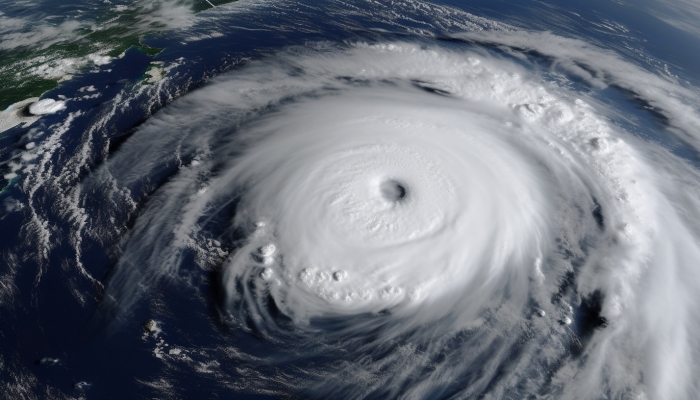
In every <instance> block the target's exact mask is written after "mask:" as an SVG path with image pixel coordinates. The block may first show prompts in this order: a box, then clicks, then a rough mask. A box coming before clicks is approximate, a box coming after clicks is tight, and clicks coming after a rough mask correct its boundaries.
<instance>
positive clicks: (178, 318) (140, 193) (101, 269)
mask: <svg viewBox="0 0 700 400" xmlns="http://www.w3.org/2000/svg"><path fill="white" fill-rule="evenodd" d="M40 4H41V7H42V12H44V13H45V14H46V15H49V16H50V15H59V16H60V15H62V14H69V13H74V12H75V10H83V9H85V8H89V5H90V4H91V3H87V2H81V3H75V2H70V1H65V0H62V1H60V2H56V1H53V2H43V3H40ZM86 4H88V5H87V6H86ZM438 4H444V5H448V6H451V7H455V8H458V9H462V10H464V11H467V12H469V13H472V14H473V15H475V16H479V17H484V18H487V19H491V20H495V21H498V22H503V23H507V24H511V25H514V26H516V27H518V28H522V29H529V30H536V31H542V30H546V31H551V32H553V33H555V34H558V35H562V36H565V37H571V38H578V39H581V40H584V41H587V42H590V43H593V44H595V45H597V46H599V47H602V48H606V49H610V50H612V51H614V52H616V53H617V54H619V55H620V56H621V57H622V58H624V59H626V60H628V61H629V62H631V63H633V64H637V65H639V66H641V67H643V68H645V69H648V70H649V71H651V72H654V73H658V72H659V71H662V70H663V68H664V64H666V65H667V66H668V69H669V70H670V71H671V73H672V74H674V75H678V76H680V77H681V78H680V79H681V81H686V82H687V83H685V85H687V86H691V85H700V69H698V68H697V66H698V65H700V52H697V51H693V50H690V49H697V48H700V38H698V37H696V36H694V35H693V34H691V33H688V32H685V31H683V30H680V29H678V28H675V27H673V26H671V25H669V24H667V23H665V22H663V21H661V20H659V19H657V18H656V17H654V16H652V15H651V14H650V13H649V12H647V10H645V9H642V8H641V7H635V6H632V5H623V4H621V3H618V2H612V1H603V0H596V1H593V2H590V1H589V2H582V1H574V2H570V1H566V2H565V1H550V2H543V1H517V2H508V1H446V2H444V3H438ZM0 7H2V8H1V10H2V12H3V13H4V14H5V15H6V16H10V17H18V16H23V15H26V13H27V11H26V10H25V11H23V9H22V7H19V6H16V5H10V4H9V3H7V2H2V3H0ZM34 7H36V5H34ZM236 7H242V6H241V4H240V3H233V4H229V5H225V6H222V7H221V8H220V9H219V8H215V9H211V10H208V11H205V12H204V13H201V14H199V16H198V19H197V20H196V22H195V23H194V25H193V26H192V27H189V28H184V29H173V30H166V31H165V32H162V33H159V34H157V35H151V36H146V37H145V38H143V39H142V43H144V44H147V45H148V46H151V47H156V48H163V49H164V51H163V52H161V53H160V54H158V55H156V56H155V57H151V56H148V55H147V54H145V53H144V52H143V51H140V50H139V49H137V48H131V49H130V50H128V51H127V52H126V54H125V55H124V56H123V57H121V58H118V59H114V60H113V61H112V62H111V63H109V64H106V65H102V66H99V67H90V68H86V69H85V70H84V71H81V72H80V73H78V74H77V75H75V76H74V77H73V78H72V79H71V80H68V81H65V82H62V83H61V84H60V85H59V87H58V88H57V89H55V90H52V91H50V92H48V93H46V94H44V95H43V96H42V97H45V98H53V99H57V98H62V97H65V98H67V99H72V100H71V101H69V102H68V103H67V109H66V110H65V111H64V112H61V113H57V114H53V115H47V116H44V117H43V118H41V119H40V120H39V121H38V122H36V123H34V124H33V125H31V126H29V127H15V128H13V129H10V130H9V131H6V132H3V133H2V134H0V161H3V165H5V167H4V168H6V169H7V168H8V167H7V162H8V161H9V160H11V159H13V158H16V157H17V154H20V153H21V151H22V149H23V148H24V146H25V145H26V143H28V142H29V141H33V142H41V141H43V140H49V139H50V138H51V137H54V136H55V135H56V132H57V131H58V130H59V129H62V128H61V124H63V123H64V122H65V119H66V116H67V115H68V114H69V113H71V112H74V111H78V110H80V111H81V113H80V114H79V115H76V116H75V117H74V118H73V119H72V121H71V122H70V123H69V124H67V125H66V129H65V132H63V133H61V134H60V140H59V141H58V142H57V146H59V147H60V149H59V150H58V151H55V152H53V153H52V154H51V156H50V157H49V158H47V159H45V160H43V161H42V162H44V163H48V164H52V165H54V166H55V167H54V168H53V169H47V170H46V173H45V176H44V177H43V178H45V182H46V183H45V184H37V182H36V181H33V182H27V181H26V180H25V176H24V175H23V173H19V174H18V175H19V177H18V179H15V180H11V181H7V180H6V181H4V182H5V183H4V184H7V185H8V187H7V189H6V190H4V191H3V192H2V194H0V204H4V205H5V206H0V286H3V287H4V288H5V291H4V292H3V293H4V294H3V295H2V297H0V382H4V385H5V386H3V388H0V391H2V390H5V394H4V395H5V398H24V397H23V396H26V398H31V394H32V393H33V394H34V396H35V398H75V397H80V396H86V397H87V398H94V399H124V398H156V397H157V398H212V399H213V398H219V399H228V398H277V397H280V395H279V393H280V392H279V391H280V390H283V389H280V387H283V386H284V385H281V384H279V381H280V380H282V379H278V380H276V379H271V378H274V377H279V376H285V375H292V374H294V373H296V371H298V370H304V369H305V368H309V367H311V366H313V365H322V364H323V363H325V362H329V361H332V360H333V359H335V358H342V357H343V354H342V352H340V351H331V352H329V353H328V354H325V355H319V356H315V357H313V358H300V357H298V353H299V352H301V351H304V348H303V347H302V348H296V349H295V348H294V344H293V343H289V344H284V345H280V344H279V343H276V344H271V343H270V342H269V341H267V340H265V338H264V335H263V334H262V333H260V332H256V331H255V329H251V327H250V326H249V327H247V328H246V329H243V328H242V327H240V326H237V325H235V324H233V325H231V324H228V323H226V322H225V321H224V320H225V317H224V316H223V314H222V311H221V307H222V302H221V301H222V296H223V294H222V293H221V289H220V275H219V273H218V272H216V271H202V270H200V269H199V268H198V267H197V266H196V265H195V262H194V255H190V256H189V257H188V256H187V254H185V255H184V256H183V257H182V259H181V266H180V274H181V275H183V276H187V277H189V280H190V282H191V284H190V285H189V286H182V285H178V284H174V283H172V282H168V281H161V282H155V283H153V284H152V285H150V286H148V287H145V288H144V297H143V298H142V299H141V300H139V301H138V303H137V306H136V307H134V308H132V309H131V310H129V312H128V313H123V312H120V311H119V310H117V309H115V308H114V304H113V303H112V301H111V299H109V298H105V293H106V290H105V288H104V287H105V286H108V285H109V282H110V277H111V276H112V274H113V273H114V271H113V268H114V266H115V264H116V262H117V260H118V259H119V256H120V250H119V249H120V246H122V245H124V240H128V237H129V235H128V231H129V229H130V227H132V226H133V224H134V222H135V220H136V219H138V218H139V215H140V211H139V210H141V209H142V207H144V206H145V205H147V204H149V201H150V195H151V194H152V193H155V192H157V191H158V188H159V187H161V186H162V185H163V184H165V183H167V182H169V181H170V180H171V179H173V177H174V176H175V175H176V174H177V172H178V168H179V165H182V164H187V163H188V162H189V161H191V160H187V159H183V160H179V161H177V162H175V161H173V160H168V161H166V162H163V164H162V165H160V166H159V167H158V168H157V173H156V174H154V175H153V176H150V177H149V178H148V180H147V181H138V182H137V183H136V184H134V185H135V186H134V187H132V188H130V189H131V190H132V195H133V201H134V202H135V204H137V206H136V211H135V212H131V211H129V212H127V210H125V209H124V208H122V207H121V206H120V205H119V204H109V203H108V201H109V199H107V198H106V197H105V196H103V195H102V194H101V192H100V191H101V188H100V187H99V186H98V185H94V180H92V181H91V180H88V181H85V180H86V179H87V178H88V177H90V176H91V175H92V174H94V171H96V170H98V168H99V167H100V165H102V164H103V163H104V162H105V160H107V159H109V157H110V156H111V155H112V154H114V153H115V152H118V151H119V149H120V147H121V146H122V145H123V143H125V142H126V141H128V140H129V138H130V136H131V135H132V134H133V133H134V131H135V130H136V129H137V128H138V127H139V126H140V124H142V123H143V122H144V121H145V120H147V119H148V118H149V116H151V115H153V114H155V113H158V112H159V110H160V109H161V108H163V107H167V104H168V103H169V102H171V101H173V100H174V99H176V98H178V97H180V96H182V95H184V94H186V93H188V92H190V91H194V90H197V89H198V88H199V87H202V86H203V85H207V81H208V80H209V79H211V78H212V77H215V76H217V75H219V74H222V73H235V71H236V69H237V68H240V67H241V66H244V65H246V64H247V63H249V62H250V61H251V60H255V59H259V58H260V57H262V56H264V55H265V54H268V53H271V52H274V51H275V50H277V49H280V48H283V47H287V46H293V45H304V44H305V43H308V42H322V41H327V42H332V43H342V42H343V41H349V42H355V41H368V42H370V43H372V42H379V41H385V40H402V41H409V42H410V41H416V42H419V43H438V44H439V45H442V46H448V47H452V48H465V49H468V48H475V47H476V48H479V49H481V50H482V51H487V52H494V53H495V54H502V55H503V54H504V53H503V52H502V49H499V48H493V47H490V46H488V45H483V44H479V43H459V42H448V41H441V40H440V39H439V38H440V37H447V36H449V35H450V34H454V33H458V32H457V29H455V30H453V31H450V29H449V28H448V29H445V30H442V28H439V27H438V28H436V27H435V26H434V25H431V21H429V16H427V17H426V16H425V15H416V16H415V17H416V18H415V19H412V20H409V19H401V20H400V24H399V23H396V24H386V23H380V22H377V21H376V20H373V19H372V18H368V17H367V16H366V15H364V14H363V13H361V12H350V11H352V8H353V7H355V6H353V5H351V4H341V3H332V4H331V3H326V2H324V1H312V2H306V3H296V4H294V3H291V2H285V3H278V4H276V3H275V2H269V3H266V4H265V5H257V6H255V7H254V8H255V10H254V11H253V12H250V11H248V12H246V13H237V12H233V11H231V10H234V9H235V8H236ZM356 7H377V8H388V9H391V8H392V7H393V6H392V4H391V2H386V3H381V4H380V5H377V4H374V3H364V2H363V3H360V4H358V5H356ZM649 7H656V6H655V5H653V4H651V5H649ZM224 9H226V10H227V11H226V12H224ZM88 13H96V14H98V13H99V7H97V6H94V7H92V9H91V10H90V11H88ZM422 18H423V19H426V20H422ZM612 22H614V23H617V24H620V25H622V26H625V27H626V28H627V31H626V32H623V31H619V30H618V31H615V29H613V28H607V29H606V28H603V27H601V26H600V25H601V24H603V23H607V24H609V26H610V27H614V25H613V24H611V23H612ZM413 29H423V30H425V31H426V32H428V33H430V34H427V35H424V36H422V37H419V36H418V35H417V34H416V32H415V31H413ZM212 30H216V31H217V32H219V33H221V34H222V35H220V36H218V37H209V38H205V39H202V40H198V41H187V40H186V38H187V37H190V36H192V35H197V34H203V33H206V32H209V31H212ZM504 56H505V57H509V56H508V55H504ZM528 57H529V60H528V61H527V64H528V65H534V66H536V67H537V68H541V69H542V70H544V71H547V70H551V69H556V65H553V63H552V60H549V59H547V58H546V57H538V56H537V55H536V54H531V55H529V56H528ZM152 61H160V62H163V63H164V64H165V65H168V66H173V65H174V67H173V68H172V69H171V70H169V71H168V77H169V79H168V80H167V81H166V82H165V83H164V84H163V86H162V87H159V88H157V89H156V88H155V86H153V85H152V86H148V87H145V86H144V85H143V84H142V83H141V82H142V80H143V78H144V73H145V71H146V69H147V68H148V67H149V65H150V63H151V62H152ZM572 82H574V85H577V86H576V87H574V90H577V91H581V92H585V93H589V94H591V95H592V97H595V98H597V99H599V100H600V101H601V102H602V103H608V104H611V105H614V106H615V107H616V109H617V110H620V111H622V113H623V114H626V115H628V116H629V117H630V118H629V119H628V120H622V119H620V120H617V121H614V123H617V124H619V125H620V126H622V127H630V126H636V127H639V129H636V128H635V129H634V130H633V131H634V132H635V133H636V134H638V135H639V136H640V137H642V138H644V139H645V140H650V141H654V142H659V143H661V144H663V145H664V146H666V147H668V148H671V149H672V150H673V151H674V153H675V154H677V155H679V156H681V157H683V158H685V159H687V160H689V161H691V162H692V163H694V164H695V165H700V157H699V156H698V154H697V153H696V152H695V151H694V150H693V149H691V148H690V147H688V146H686V145H685V144H684V143H683V142H682V141H681V140H679V139H677V138H676V137H674V136H673V135H671V134H667V133H663V132H665V130H664V128H665V124H666V122H665V121H664V120H663V118H662V117H659V116H658V115H655V114H653V113H649V112H645V110H643V109H642V106H643V105H639V104H637V103H635V102H634V101H633V100H634V96H633V95H630V94H629V93H624V92H622V91H620V90H617V89H615V88H614V87H608V88H607V89H605V90H602V91H598V90H597V89H595V88H592V87H589V86H588V85H587V84H586V83H585V82H578V83H577V82H576V80H575V79H574V78H572ZM90 85H93V86H94V87H95V88H97V89H98V90H99V92H100V93H101V96H99V97H97V98H89V99H79V98H80V97H81V96H83V95H84V93H83V92H81V91H80V89H81V88H84V87H86V86H90ZM161 134H162V135H164V136H167V135H171V134H172V132H167V131H164V132H162V133H161ZM84 146H88V147H90V148H91V149H93V150H94V151H92V152H90V154H89V155H88V156H87V158H86V159H85V160H84V163H83V164H81V165H68V164H66V163H67V162H69V161H70V160H72V159H73V156H74V155H75V154H78V153H79V152H81V151H82V149H83V148H84ZM185 157H187V156H185ZM67 168H71V169H72V172H71V173H70V174H66V175H62V176H63V177H64V181H59V182H56V181H54V179H55V178H56V177H57V176H59V175H60V172H61V171H62V170H64V169H67ZM69 178H70V179H69ZM82 184H85V185H87V186H86V187H87V189H88V190H87V191H85V192H84V193H88V194H87V195H85V196H83V197H82V198H81V199H80V206H81V207H82V208H83V209H84V210H85V212H86V215H87V218H88V219H91V218H92V217H93V216H98V215H101V213H103V214H104V215H101V217H100V218H99V219H95V220H96V221H108V220H109V218H107V217H105V215H108V216H111V217H112V218H113V219H114V220H113V221H114V222H113V224H114V225H116V226H120V227H124V228H123V229H117V230H114V231H113V230H112V227H111V226H109V224H105V225H106V226H95V225H94V224H93V225H91V227H90V230H91V232H90V234H89V235H88V234H86V235H83V238H82V242H81V244H80V249H81V254H80V256H79V257H80V259H81V260H82V263H83V265H84V268H85V270H86V271H87V272H88V273H89V274H90V275H91V276H92V277H94V278H95V279H96V280H97V282H91V281H90V280H89V279H85V278H84V277H83V276H82V275H81V274H80V273H79V271H78V269H77V268H76V265H75V264H76V249H75V247H74V244H75V238H74V237H72V236H71V226H74V224H75V221H74V220H72V219H71V216H70V213H68V212H67V210H66V208H65V205H64V204H62V203H60V201H59V200H58V199H57V194H59V193H61V192H64V194H66V193H67V192H68V191H69V190H70V189H71V187H74V186H75V185H82ZM91 185H92V186H91ZM16 204H21V205H22V206H20V207H15V206H14V205H16ZM29 208H33V209H36V210H39V213H40V214H41V215H43V216H45V217H46V220H45V223H46V225H45V226H44V227H43V229H44V230H45V231H46V232H49V233H50V237H49V239H48V240H49V242H50V251H49V253H48V254H47V255H46V257H43V256H42V255H40V254H37V253H38V250H37V249H38V246H39V245H38V244H37V242H38V241H40V240H41V239H39V238H38V236H37V235H38V233H37V232H35V231H34V230H35V229H36V228H34V227H31V226H28V225H27V222H28V221H27V218H29V215H30V214H29V213H28V211H27V210H28V209H29ZM214 225H215V224H214ZM213 230H215V228H213ZM114 232H116V233H114ZM228 240H229V241H230V242H235V238H228ZM135 262H138V260H135ZM76 293H80V298H81V299H82V301H77V300H76V298H77V297H76V295H75V294H76ZM275 312H276V310H274V309H273V310H270V313H271V314H272V315H275ZM151 318H154V319H156V320H157V321H159V324H160V327H161V328H162V330H163V333H162V334H161V335H159V336H158V337H154V336H153V335H147V334H146V333H145V330H144V328H143V324H144V323H145V322H146V321H147V320H149V319H151ZM278 323H279V324H280V325H284V324H285V323H286V321H285V318H284V316H283V315H279V321H278ZM327 323H328V322H327ZM325 328H327V329H332V328H328V327H325ZM161 338H162V339H164V340H165V343H168V344H169V346H168V347H164V345H158V343H159V341H160V339H161ZM170 343H172V344H170ZM176 343H177V344H178V346H180V347H182V348H188V349H201V350H202V354H204V353H207V354H208V357H209V358H208V360H204V357H201V360H199V359H198V354H196V351H195V353H194V354H192V355H191V357H192V358H193V359H194V360H195V361H194V362H193V363H192V364H191V365H197V363H200V364H201V365H199V368H200V371H199V372H195V371H193V369H192V368H189V367H182V366H180V365H177V364H173V363H163V361H162V360H161V359H159V358H158V357H155V356H154V350H156V349H160V350H159V351H164V352H168V351H169V348H170V349H172V348H173V347H174V346H175V344H176ZM227 346H228V347H231V348H236V349H245V350H246V352H247V354H249V355H250V357H249V361H248V362H247V363H246V362H245V361H242V360H233V359H232V358H231V357H230V355H229V354H226V352H225V349H226V348H227ZM376 356H377V357H379V355H376ZM256 357H257V358H256ZM234 359H235V357H234ZM265 359H270V360H275V362H274V363H272V362H270V363H268V362H264V361H263V362H261V361H260V360H265ZM435 361H436V362H439V360H435ZM207 363H209V364H207ZM207 371H210V372H207ZM267 380H269V387H270V388H271V391H270V393H269V394H266V393H264V392H260V391H259V388H260V387H261V386H263V387H264V386H265V384H264V382H265V381H267ZM166 381H167V382H168V383H167V384H166V383H163V384H162V385H161V386H158V382H166ZM251 381H257V382H256V383H255V384H254V385H253V384H249V383H250V382H251ZM469 381H470V377H468V376H467V377H464V380H463V382H469ZM81 382H85V383H87V385H81V384H80V383H81ZM261 382H263V383H261ZM10 386H15V387H17V388H19V389H13V390H9V387H10ZM464 386H465V383H460V382H458V383H455V384H453V385H447V386H445V387H444V388H442V389H441V390H440V391H436V392H434V393H432V395H430V396H428V397H429V398H438V397H445V398H447V397H450V396H451V395H453V394H455V393H458V392H459V391H460V390H461V389H463V388H464ZM253 387H255V388H257V389H256V390H252V388H253ZM22 388H23V389H22ZM273 389H274V390H273ZM295 390H297V391H294V392H289V393H288V395H289V397H299V398H305V397H318V396H319V395H318V393H319V392H318V391H313V390H311V389H309V391H308V392H306V391H304V390H300V391H299V390H298V388H297V389H295ZM14 396H19V397H14ZM70 396H73V397H70ZM385 396H387V393H384V392H382V391H381V390H378V391H376V392H373V393H371V394H370V396H369V397H371V398H384V397H385ZM284 397H286V396H284Z"/></svg>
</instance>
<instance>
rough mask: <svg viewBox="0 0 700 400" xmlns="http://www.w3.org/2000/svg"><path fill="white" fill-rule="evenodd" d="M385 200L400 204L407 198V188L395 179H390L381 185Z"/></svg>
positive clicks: (380, 188)
mask: <svg viewBox="0 0 700 400" xmlns="http://www.w3.org/2000/svg"><path fill="white" fill-rule="evenodd" d="M379 190H380V192H381V194H382V197H383V198H384V200H386V201H389V202H392V203H398V202H400V201H402V200H404V199H405V198H406V187H405V186H404V185H403V184H401V183H399V182H398V181H395V180H393V179H388V180H386V181H384V182H382V183H381V184H380V185H379Z"/></svg>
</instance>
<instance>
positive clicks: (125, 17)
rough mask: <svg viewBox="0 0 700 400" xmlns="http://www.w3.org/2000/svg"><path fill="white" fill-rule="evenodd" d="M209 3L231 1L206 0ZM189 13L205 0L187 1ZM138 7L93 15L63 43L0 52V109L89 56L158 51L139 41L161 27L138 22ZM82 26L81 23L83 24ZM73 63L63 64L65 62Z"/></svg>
mask: <svg viewBox="0 0 700 400" xmlns="http://www.w3.org/2000/svg"><path fill="white" fill-rule="evenodd" d="M209 1H210V2H211V3H212V4H214V5H217V6H218V5H222V4H225V3H230V2H232V1H234V0H209ZM191 8H192V11H193V12H194V13H197V12H200V11H204V10H207V9H209V8H211V5H209V4H208V3H207V2H206V1H205V0H195V1H194V2H193V3H192V4H191ZM143 11H144V10H143V9H139V8H132V9H126V10H123V11H114V10H111V11H108V12H106V13H105V14H104V15H101V16H100V17H98V18H97V19H96V20H95V21H94V24H89V25H90V27H84V28H80V29H78V30H77V31H76V32H75V35H74V37H73V38H71V39H70V40H67V41H62V42H58V43H54V44H51V45H49V46H46V47H41V43H39V44H38V46H37V47H23V48H14V49H11V50H0V88H1V89H0V111H1V110H4V109H6V108H7V107H8V106H10V105H11V104H14V103H16V102H18V101H22V100H24V99H26V98H29V97H39V96H41V95H42V94H43V93H45V92H47V91H49V90H52V89H55V88H56V87H58V85H59V84H60V81H61V80H62V79H68V78H70V74H71V73H78V72H80V71H81V70H83V69H84V68H85V67H86V66H88V65H90V63H92V62H94V60H89V57H90V56H92V57H104V56H107V57H111V58H117V57H120V56H121V55H123V54H124V52H126V51H127V50H128V49H129V48H131V47H135V48H137V49H138V50H140V51H143V52H144V53H146V54H148V55H149V56H151V57H154V56H156V55H157V54H158V53H160V52H161V51H163V49H158V48H152V47H149V46H147V45H145V44H143V43H141V40H142V38H143V37H144V36H146V35H152V34H157V33H158V32H162V31H164V30H165V29H167V26H165V25H162V24H155V23H154V24H151V25H150V26H147V27H143V26H140V25H139V22H140V18H142V16H143ZM86 26H87V25H86ZM71 62H72V63H73V64H72V65H69V63H71Z"/></svg>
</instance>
